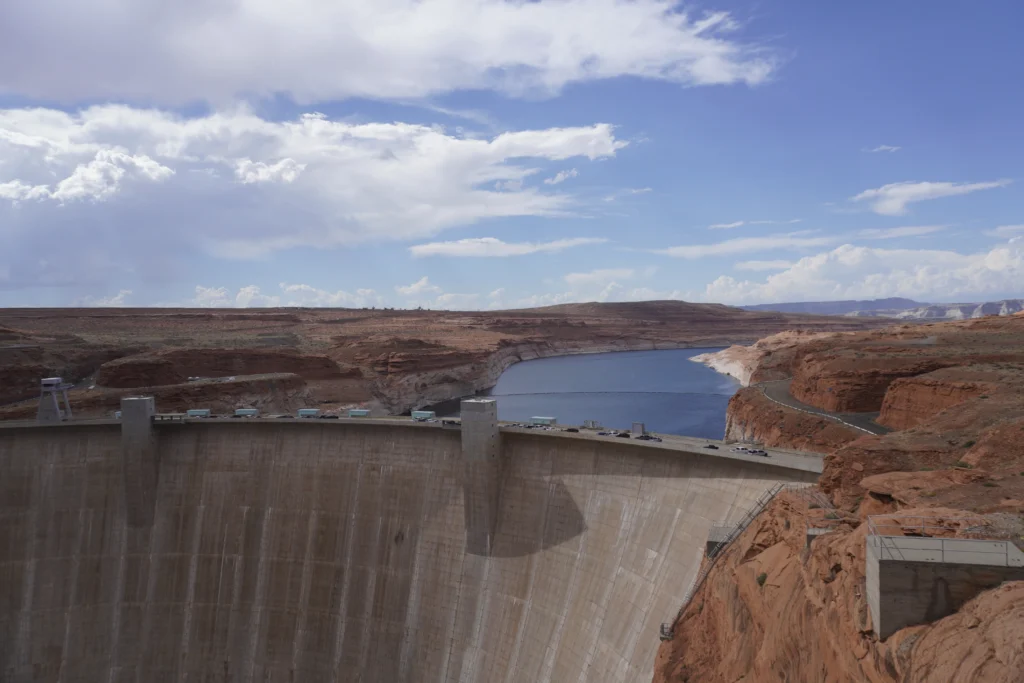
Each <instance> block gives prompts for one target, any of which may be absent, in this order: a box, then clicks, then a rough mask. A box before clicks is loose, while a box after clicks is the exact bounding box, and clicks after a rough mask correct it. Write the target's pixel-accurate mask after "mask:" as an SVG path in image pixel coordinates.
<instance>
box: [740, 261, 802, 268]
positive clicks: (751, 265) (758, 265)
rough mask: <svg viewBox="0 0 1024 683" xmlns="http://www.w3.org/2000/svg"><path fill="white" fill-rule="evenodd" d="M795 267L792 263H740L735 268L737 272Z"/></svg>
mask: <svg viewBox="0 0 1024 683" xmlns="http://www.w3.org/2000/svg"><path fill="white" fill-rule="evenodd" d="M792 265H793V262H792V261H781V260H780V261H740V262H739V263H737V264H735V265H734V266H733V268H735V269H736V270H785V269H786V268H789V267H791V266H792Z"/></svg>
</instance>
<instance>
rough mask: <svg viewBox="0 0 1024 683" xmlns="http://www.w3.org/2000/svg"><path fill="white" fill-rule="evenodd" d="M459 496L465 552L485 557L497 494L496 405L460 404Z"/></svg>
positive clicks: (490, 543) (489, 401) (493, 525)
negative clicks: (460, 462) (464, 527)
mask: <svg viewBox="0 0 1024 683" xmlns="http://www.w3.org/2000/svg"><path fill="white" fill-rule="evenodd" d="M461 412H462V472H463V479H462V494H463V498H464V503H463V505H464V510H465V517H466V551H467V552H468V553H471V554H473V555H484V556H489V555H490V554H491V552H492V550H493V548H494V535H495V533H496V532H497V526H498V510H499V509H500V501H499V496H500V494H501V432H500V431H499V429H498V402H497V401H494V400H492V399H467V400H465V401H462V406H461Z"/></svg>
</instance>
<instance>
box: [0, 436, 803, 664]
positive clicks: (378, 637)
mask: <svg viewBox="0 0 1024 683" xmlns="http://www.w3.org/2000/svg"><path fill="white" fill-rule="evenodd" d="M155 431H156V432H157V436H158V438H157V439H156V444H155V449H156V455H157V462H158V466H157V476H156V490H155V497H154V501H153V513H152V516H151V519H149V520H147V519H145V515H143V516H141V517H139V518H138V520H141V522H140V521H138V520H137V521H132V522H129V512H130V511H129V510H128V509H127V507H128V505H129V504H134V503H131V502H130V501H129V503H126V496H125V477H126V474H128V473H129V472H126V469H128V468H126V467H125V466H124V465H123V464H122V456H121V447H122V436H121V431H120V428H119V427H118V426H117V425H109V424H102V425H71V424H65V425H60V426H55V427H47V428H43V427H24V428H14V427H4V428H0V679H2V680H4V681H33V682H42V681H54V682H58V681H60V682H68V683H70V682H78V681H81V682H86V681H88V682H89V683H94V682H96V681H104V682H106V681H109V682H111V683H122V682H125V683H126V682H129V681H131V682H136V683H149V682H160V681H183V680H188V681H224V682H227V681H250V680H253V681H267V682H269V681H275V682H276V681H281V682H293V681H294V682H302V683H308V682H320V681H323V682H328V681H330V682H343V681H344V682H348V681H362V682H365V683H395V682H399V681H402V682H405V681H409V682H413V681H416V682H419V681H424V682H426V681H430V682H434V683H459V682H462V683H470V682H480V683H498V682H503V683H512V682H522V683H535V682H537V681H554V682H555V683H576V682H579V683H583V682H596V683H603V682H605V681H608V682H611V681H615V682H621V681H644V682H645V683H646V682H647V681H649V680H650V679H651V675H652V672H653V664H654V656H655V651H656V649H657V646H658V642H659V641H658V627H659V624H660V623H661V622H664V621H670V620H671V618H672V617H673V616H674V614H675V612H676V610H677V609H678V608H679V606H680V604H681V601H682V599H683V595H684V593H685V592H686V589H687V588H688V587H689V585H690V582H691V580H692V579H693V577H694V575H695V573H696V572H697V570H698V568H699V564H700V558H701V554H702V551H703V548H704V544H705V541H706V539H707V532H708V529H709V527H710V526H711V525H712V524H718V523H721V522H722V521H723V520H728V521H736V520H737V519H738V518H739V517H741V516H742V515H743V513H744V512H745V511H746V510H747V509H748V508H749V507H750V506H751V505H752V504H753V502H754V501H755V499H756V498H757V497H758V496H759V495H760V494H761V493H762V492H763V491H764V490H765V489H766V488H768V487H769V486H771V485H772V484H773V483H775V482H777V481H813V480H814V479H816V475H815V474H813V473H810V472H800V471H796V470H785V469H780V468H773V467H770V466H767V465H761V464H758V463H751V462H743V461H739V460H730V459H727V458H719V457H710V456H707V457H705V456H700V455H695V454H685V453H679V452H668V451H662V450H660V449H657V448H645V447H640V446H639V445H630V444H620V443H614V442H612V441H610V440H606V441H600V442H599V441H596V440H582V439H580V440H573V439H566V438H553V437H550V436H544V435H543V434H510V433H503V434H502V438H501V440H502V444H501V455H500V459H501V479H500V487H499V488H500V491H499V501H498V504H497V506H496V510H497V517H496V528H495V531H494V534H493V538H489V539H488V542H487V543H484V544H478V543H474V542H473V534H467V528H466V524H467V522H466V520H467V515H466V510H465V509H464V502H463V501H464V498H465V496H466V494H465V493H464V490H463V489H464V484H465V482H466V479H465V478H464V476H463V468H462V464H463V463H462V451H461V446H460V434H459V432H458V431H457V430H444V429H440V428H424V427H422V426H419V427H416V426H411V425H410V426H408V427H395V426H386V425H381V426H376V425H358V424H339V423H327V424H325V423H321V422H319V421H316V422H314V421H301V423H299V422H296V423H291V422H274V421H270V420H264V421H260V422H259V423H255V422H247V421H225V422H208V423H188V424H180V425H168V426H160V427H158V428H157V429H156V430H155Z"/></svg>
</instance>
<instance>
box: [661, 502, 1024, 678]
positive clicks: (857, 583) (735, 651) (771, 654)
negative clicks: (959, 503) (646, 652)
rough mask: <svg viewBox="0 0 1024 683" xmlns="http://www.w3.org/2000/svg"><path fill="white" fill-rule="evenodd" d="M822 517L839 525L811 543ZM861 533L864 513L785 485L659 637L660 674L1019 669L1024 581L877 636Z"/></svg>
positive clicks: (844, 674) (914, 674)
mask: <svg viewBox="0 0 1024 683" xmlns="http://www.w3.org/2000/svg"><path fill="white" fill-rule="evenodd" d="M823 512H824V514H822V513H823ZM902 514H906V515H913V516H928V517H932V518H934V522H932V523H933V524H936V525H938V524H950V520H952V519H955V518H962V517H963V513H962V512H960V511H958V510H944V509H909V510H906V511H905V512H904V513H902ZM829 517H836V519H834V520H830V519H828V518H829ZM969 523H970V524H974V525H982V526H983V525H986V524H988V521H987V520H985V519H983V518H978V517H973V518H970V519H969ZM957 524H958V523H952V524H950V526H951V528H952V529H953V531H951V532H950V533H951V534H953V535H957V534H959V533H961V531H959V530H958V529H962V528H963V527H964V526H966V524H967V522H964V523H963V524H960V525H959V526H958V525H957ZM824 525H827V526H831V528H832V529H833V531H832V532H831V533H828V534H826V535H824V536H820V537H818V538H817V540H815V541H814V542H813V544H812V545H811V546H810V548H809V549H805V530H806V529H807V527H808V526H819V527H820V526H824ZM865 534H866V527H865V525H863V524H858V520H857V519H856V518H851V517H849V516H848V515H845V514H843V513H842V512H831V511H828V512H826V511H824V510H821V509H812V508H811V506H810V505H808V502H807V501H806V500H801V499H800V497H798V496H796V495H794V494H783V495H781V496H780V497H779V498H777V499H776V501H775V502H774V503H772V505H770V506H769V508H768V510H766V512H765V513H764V514H762V515H761V516H760V517H759V518H758V519H757V520H756V521H755V523H754V524H753V525H751V527H750V528H748V529H747V530H746V531H745V532H744V533H743V534H741V535H740V537H739V538H738V539H737V540H736V541H735V542H734V543H733V544H732V546H730V547H729V548H728V549H727V550H726V551H725V554H724V555H723V557H722V558H721V559H720V560H719V562H718V563H717V564H716V566H715V568H714V569H713V570H712V571H711V573H710V574H709V576H708V579H707V581H706V582H705V583H704V586H703V587H702V588H701V590H700V591H698V593H697V594H696V596H695V597H694V599H693V600H692V601H691V603H690V604H689V606H688V608H687V610H686V611H685V612H684V614H683V616H682V619H681V620H680V622H679V623H678V624H677V627H676V631H675V635H674V638H673V639H672V640H671V641H670V642H667V643H665V644H663V645H662V647H661V648H660V651H659V653H658V659H657V664H656V675H655V677H654V682H655V683H682V682H683V681H686V682H688V683H693V682H696V681H700V683H719V682H721V683H734V682H735V681H740V680H742V681H792V682H794V683H796V682H808V683H810V682H812V681H813V682H814V683H847V682H848V681H870V682H873V683H883V682H884V683H895V682H896V681H900V682H905V681H915V682H918V683H924V682H926V681H927V682H930V683H935V682H937V681H943V682H945V681H957V682H958V683H959V682H960V681H963V682H965V683H1015V682H1017V681H1019V680H1020V678H1019V675H1020V672H1021V671H1022V669H1021V665H1022V663H1024V638H1022V636H1024V621H1022V620H1021V617H1022V615H1024V582H1015V583H1008V584H1004V585H1003V586H1001V587H999V588H997V589H994V590H991V591H986V592H984V593H982V594H981V595H979V596H978V597H976V598H975V599H974V600H972V601H970V602H969V603H967V605H965V606H964V608H962V609H961V611H960V612H958V613H957V614H954V615H951V616H949V617H946V618H943V619H940V620H938V621H935V622H934V623H932V624H928V625H923V626H915V627H911V628H907V629H904V630H902V631H899V632H897V633H896V634H894V635H893V636H891V637H890V638H889V639H888V640H886V641H884V642H881V641H879V640H878V638H877V636H876V635H875V633H874V630H873V625H872V623H871V616H870V612H869V610H868V606H867V600H866V596H865V594H864V588H863V585H864V566H865V564H864V560H865V557H864V555H865Z"/></svg>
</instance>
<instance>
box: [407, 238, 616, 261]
mask: <svg viewBox="0 0 1024 683" xmlns="http://www.w3.org/2000/svg"><path fill="white" fill-rule="evenodd" d="M607 241H608V240H607V239H605V238H603V237H575V238H572V239H564V240H554V241H552V242H517V243H508V242H502V241H501V240H499V239H497V238H495V237H475V238H469V239H464V240H456V241H454V242H431V243H429V244H417V245H415V246H412V247H409V251H410V253H412V255H413V256H416V257H423V256H475V257H485V256H523V255H525V254H537V253H548V254H550V253H555V252H559V251H564V250H566V249H571V248H573V247H581V246H585V245H588V244H603V243H605V242H607Z"/></svg>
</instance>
